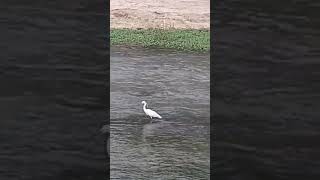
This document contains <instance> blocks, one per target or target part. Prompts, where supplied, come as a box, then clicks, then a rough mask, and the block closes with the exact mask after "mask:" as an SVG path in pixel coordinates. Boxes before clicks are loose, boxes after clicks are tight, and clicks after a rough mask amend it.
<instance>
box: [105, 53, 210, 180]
mask: <svg viewBox="0 0 320 180" xmlns="http://www.w3.org/2000/svg"><path fill="white" fill-rule="evenodd" d="M209 65H210V63H209V55H208V54H188V53H177V52H170V51H165V50H151V49H139V48H130V49H129V48H124V47H113V48H111V66H110V70H111V73H110V76H111V87H110V88H111V92H110V96H111V109H110V117H111V122H110V123H111V158H110V163H111V164H110V165H111V166H110V169H111V172H110V173H111V179H208V178H209V174H210V172H209V163H210V159H209V155H210V150H209V144H210V138H209V135H210V128H209V127H210V126H209V124H210V120H209V118H210V117H209V116H210V106H209V105H210V104H209V95H210V89H209V88H210V84H209V81H210V77H209V75H210V71H209ZM143 100H145V101H146V102H147V103H148V107H149V108H151V109H154V110H156V111H157V112H158V113H159V114H160V115H161V116H162V117H163V120H161V121H158V120H156V121H153V122H151V121H150V119H149V118H148V117H146V116H145V114H144V112H143V110H142V104H141V101H143Z"/></svg>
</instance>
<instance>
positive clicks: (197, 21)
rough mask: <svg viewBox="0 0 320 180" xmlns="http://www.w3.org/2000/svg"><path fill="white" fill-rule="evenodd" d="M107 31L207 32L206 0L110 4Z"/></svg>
mask: <svg viewBox="0 0 320 180" xmlns="http://www.w3.org/2000/svg"><path fill="white" fill-rule="evenodd" d="M110 15H111V29H121V28H129V29H139V28H142V29H148V28H157V29H158V28H159V29H169V28H175V29H209V28H210V0H171V1H170V0H143V1H142V0H111V1H110Z"/></svg>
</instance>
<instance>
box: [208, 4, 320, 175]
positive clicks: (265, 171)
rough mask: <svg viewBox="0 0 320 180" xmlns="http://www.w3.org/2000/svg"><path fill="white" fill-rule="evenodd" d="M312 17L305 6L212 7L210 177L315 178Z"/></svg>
mask: <svg viewBox="0 0 320 180" xmlns="http://www.w3.org/2000/svg"><path fill="white" fill-rule="evenodd" d="M319 12H320V11H319V3H318V2H316V1H311V0H299V1H273V2H270V1H268V2H258V1H251V0H245V1H239V0H230V1H224V2H222V1H220V2H217V3H215V5H214V11H213V14H214V15H213V21H214V24H213V27H215V29H214V33H213V34H214V36H213V37H212V38H213V39H214V51H213V53H212V59H213V64H212V65H213V66H212V67H213V68H212V73H213V75H214V78H213V79H212V82H213V87H212V88H213V102H214V103H213V124H214V129H215V132H214V134H215V135H216V136H215V140H214V147H213V152H212V153H213V156H214V159H215V160H214V161H213V162H212V163H213V168H214V174H213V177H216V178H217V179H236V180H240V179H245V180H250V179H253V180H256V179H260V180H262V179H268V180H270V179H292V178H294V179H311V177H312V176H318V177H319V175H320V171H319V168H320V161H319V151H320V146H319V143H318V140H319V137H320V124H319V117H320V116H319V110H318V109H319V107H320V95H319V91H320V84H319V79H320V74H319V69H320V61H319V53H320V49H319V47H320V46H319V45H320V34H319V33H320V26H319V15H320V14H319ZM317 179H319V178H317Z"/></svg>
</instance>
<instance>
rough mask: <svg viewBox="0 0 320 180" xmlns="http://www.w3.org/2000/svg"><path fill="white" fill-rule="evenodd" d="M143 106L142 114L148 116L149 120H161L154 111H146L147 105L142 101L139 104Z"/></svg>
mask: <svg viewBox="0 0 320 180" xmlns="http://www.w3.org/2000/svg"><path fill="white" fill-rule="evenodd" d="M141 103H142V104H143V111H144V113H146V115H148V116H150V118H151V119H152V118H153V117H156V118H160V119H161V118H162V117H161V116H160V115H159V114H158V113H156V112H155V111H153V110H151V109H147V108H146V106H147V103H146V102H145V101H142V102H141Z"/></svg>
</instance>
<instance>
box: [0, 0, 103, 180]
mask: <svg viewBox="0 0 320 180" xmlns="http://www.w3.org/2000/svg"><path fill="white" fill-rule="evenodd" d="M100 5H101V3H100ZM0 6H1V11H0V17H1V18H0V23H1V29H0V36H1V41H0V52H1V53H0V59H1V61H0V81H1V88H0V127H1V130H0V139H1V143H0V179H3V180H7V179H8V180H14V179H19V180H24V179H28V180H29V179H30V180H35V179H36V180H37V179H39V180H40V179H52V180H57V179H68V180H70V179H77V180H79V179H104V178H105V177H106V176H107V173H106V161H105V155H104V152H103V151H104V150H103V149H104V148H103V140H104V139H103V138H104V137H103V136H101V135H99V128H100V127H101V126H102V124H103V123H104V122H105V121H106V119H107V115H106V111H105V104H106V102H107V98H106V97H107V96H106V95H107V94H106V86H105V84H106V79H107V78H106V74H107V72H106V58H107V55H108V54H107V52H108V51H107V48H106V45H105V42H104V40H105V37H104V36H105V33H104V31H103V27H104V21H105V16H104V15H103V13H101V12H103V11H101V12H99V11H100V10H99V7H100V6H99V3H96V2H94V1H90V2H86V1H77V2H75V1H70V2H69V1H68V3H66V2H64V1H55V2H49V3H44V2H42V1H41V2H40V1H36V0H35V1H20V2H19V3H18V2H14V1H5V0H4V1H1V2H0Z"/></svg>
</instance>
